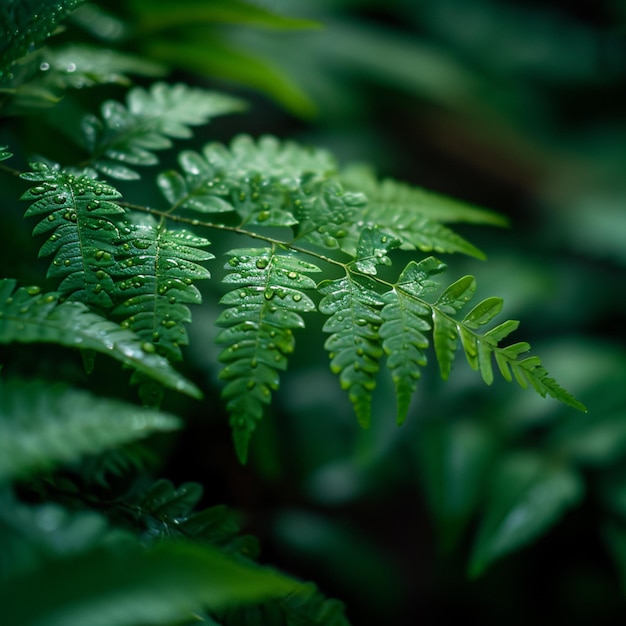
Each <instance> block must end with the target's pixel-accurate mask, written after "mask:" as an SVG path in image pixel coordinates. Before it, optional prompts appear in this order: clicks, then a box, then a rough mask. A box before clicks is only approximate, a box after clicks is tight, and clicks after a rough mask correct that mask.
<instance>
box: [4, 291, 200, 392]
mask: <svg viewBox="0 0 626 626" xmlns="http://www.w3.org/2000/svg"><path fill="white" fill-rule="evenodd" d="M15 287H16V281H15V280H11V279H0V343H12V342H19V343H35V342H45V343H56V344H59V345H63V346H68V347H73V348H80V349H82V350H94V351H96V352H101V353H103V354H108V355H109V356H111V357H113V358H114V359H117V360H118V361H121V362H122V363H124V364H125V365H128V366H130V367H132V368H134V369H135V370H137V371H139V372H141V373H143V374H145V375H146V376H148V377H150V378H153V379H154V380H156V381H157V382H160V383H161V384H163V385H165V386H166V387H172V388H173V389H177V390H178V391H181V392H182V393H186V394H188V395H190V396H193V397H196V398H199V397H201V393H200V390H199V389H198V388H197V387H196V386H195V385H193V384H192V383H191V382H190V381H188V380H187V379H186V378H184V377H183V376H182V375H181V374H179V373H178V372H177V371H176V370H174V369H173V368H172V367H171V365H170V364H169V362H168V361H167V360H166V359H165V358H163V357H162V356H160V355H158V354H155V348H154V345H153V344H152V343H148V342H145V341H142V339H141V338H140V337H139V336H137V335H136V334H135V333H133V332H132V331H130V330H128V329H124V328H122V327H121V326H119V325H118V324H116V323H115V322H111V321H109V320H107V319H106V318H104V317H102V316H100V315H98V314H96V313H93V312H91V311H90V310H89V309H88V308H87V307H86V306H85V305H84V304H82V303H81V302H59V298H60V295H59V294H58V293H48V294H46V293H41V290H40V289H39V287H20V288H19V289H17V290H16V289H15Z"/></svg>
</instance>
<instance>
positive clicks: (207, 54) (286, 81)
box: [143, 31, 317, 118]
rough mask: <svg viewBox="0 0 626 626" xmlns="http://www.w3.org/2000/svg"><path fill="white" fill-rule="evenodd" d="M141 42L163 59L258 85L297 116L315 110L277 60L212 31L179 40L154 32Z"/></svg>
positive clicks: (198, 72) (193, 70) (257, 87)
mask: <svg viewBox="0 0 626 626" xmlns="http://www.w3.org/2000/svg"><path fill="white" fill-rule="evenodd" d="M143 46H144V50H145V52H146V54H147V55H148V56H150V57H151V58H154V59H157V60H160V61H162V62H163V63H168V64H170V65H174V66H176V67H178V68H180V69H183V70H186V71H188V72H189V71H190V72H194V73H197V74H203V75H205V76H211V77H218V78H222V79H226V80H228V81H236V82H237V83H240V84H243V85H247V86H250V87H253V88H254V89H258V90H259V91H262V92H264V93H265V94H267V95H268V96H269V97H270V98H272V99H273V100H275V101H276V102H278V103H279V104H280V105H282V106H283V107H285V108H286V109H287V110H289V111H291V112H292V113H294V114H295V115H298V116H299V117H303V118H310V117H313V116H314V115H315V113H316V112H317V107H316V105H315V103H314V101H313V100H312V99H311V97H310V96H309V95H308V94H307V93H306V92H304V91H303V90H302V89H301V88H300V87H299V86H298V84H297V83H296V81H295V80H294V79H292V78H291V77H290V76H288V75H286V74H285V72H284V71H283V70H282V69H281V68H280V67H279V66H278V65H277V64H274V63H273V62H272V61H270V60H268V59H265V58H263V57H262V56H260V55H259V54H258V53H257V52H256V51H253V50H250V51H247V50H245V49H243V48H242V47H241V46H237V47H235V46H231V45H229V44H228V43H226V42H224V41H221V40H220V39H218V38H217V37H216V36H215V35H211V36H209V37H207V36H206V33H202V35H201V36H198V35H197V34H196V33H195V32H194V31H189V33H188V35H187V36H186V37H185V39H184V40H180V41H172V40H171V38H166V37H164V36H160V37H156V36H155V37H153V38H150V39H147V40H145V41H144V42H143Z"/></svg>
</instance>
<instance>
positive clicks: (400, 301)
mask: <svg viewBox="0 0 626 626" xmlns="http://www.w3.org/2000/svg"><path fill="white" fill-rule="evenodd" d="M444 269H445V265H444V264H443V263H441V262H440V261H438V260H437V259H435V258H433V257H428V258H426V259H423V260H422V261H420V262H419V263H416V262H415V261H411V262H409V264H408V265H407V266H406V267H405V268H404V270H403V271H402V273H401V274H400V276H399V277H398V280H397V282H396V284H395V285H394V286H393V288H392V289H391V290H390V291H388V292H387V293H385V294H384V295H383V300H384V301H385V306H384V308H383V309H382V311H381V318H382V319H383V323H382V325H381V327H380V336H381V338H382V340H383V350H384V351H385V354H386V356H387V367H388V368H389V370H390V371H391V375H392V378H393V382H394V385H395V387H396V400H397V404H398V412H397V422H398V424H401V423H402V422H404V420H405V419H406V416H407V413H408V410H409V404H410V401H411V397H412V396H413V393H414V392H415V390H416V389H417V382H418V380H419V379H420V377H421V368H422V367H424V366H425V365H426V362H427V359H426V352H425V350H426V348H427V347H428V346H429V340H428V337H427V336H426V333H428V332H429V331H430V330H431V329H432V324H431V322H430V320H429V318H430V313H431V310H430V308H429V307H428V306H427V304H426V303H424V302H423V301H422V300H421V298H422V297H423V296H424V295H426V294H427V293H429V292H432V291H434V290H435V289H437V288H438V286H439V285H438V283H437V282H436V281H434V280H432V279H431V277H432V276H434V275H436V274H439V273H441V272H442V271H443V270H444Z"/></svg>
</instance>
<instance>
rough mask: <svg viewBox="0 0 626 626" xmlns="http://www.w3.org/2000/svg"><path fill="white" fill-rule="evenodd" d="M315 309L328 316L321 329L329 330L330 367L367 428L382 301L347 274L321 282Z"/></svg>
mask: <svg viewBox="0 0 626 626" xmlns="http://www.w3.org/2000/svg"><path fill="white" fill-rule="evenodd" d="M319 292H320V293H321V294H322V295H323V296H324V297H323V298H322V300H321V302H320V304H319V310H320V312H322V313H323V314H324V315H329V316H330V317H329V318H328V320H326V323H325V324H324V328H323V330H324V331H325V332H327V333H331V335H330V337H329V338H328V339H327V340H326V342H325V344H324V347H325V348H326V350H328V351H329V353H330V359H331V362H330V369H331V371H332V372H333V373H335V374H338V375H339V381H340V383H341V387H342V389H345V390H347V391H348V396H349V398H350V401H351V402H352V405H353V406H354V409H355V412H356V415H357V418H358V420H359V423H360V424H361V425H362V426H364V427H367V426H369V423H370V418H371V396H372V391H373V390H374V388H375V387H376V378H375V376H376V374H377V373H378V370H379V359H380V357H381V355H382V354H383V348H382V345H381V340H380V333H379V329H380V325H381V324H382V321H383V320H382V318H381V316H380V312H379V310H380V308H381V307H382V306H383V305H384V304H385V301H384V300H383V299H382V298H381V296H379V295H378V294H377V293H376V292H375V291H374V290H373V288H372V286H371V284H370V283H368V282H365V280H363V279H361V280H359V279H357V278H356V277H352V276H350V275H348V276H346V277H345V278H340V279H338V280H331V281H325V282H324V283H322V285H321V286H320V287H319Z"/></svg>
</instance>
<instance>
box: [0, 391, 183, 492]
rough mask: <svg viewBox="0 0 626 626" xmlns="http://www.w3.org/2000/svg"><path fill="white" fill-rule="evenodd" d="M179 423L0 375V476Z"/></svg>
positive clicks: (18, 473) (68, 459) (127, 406)
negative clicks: (4, 380) (0, 378)
mask: <svg viewBox="0 0 626 626" xmlns="http://www.w3.org/2000/svg"><path fill="white" fill-rule="evenodd" d="M179 425H180V422H179V420H178V419H177V418H175V417H174V416H171V415H167V414H165V413H159V412H156V411H151V410H148V409H144V408H140V407H136V406H132V405H130V404H125V403H123V402H119V401H115V400H110V399H107V398H95V397H94V396H92V395H91V394H89V393H87V392H85V391H79V390H77V389H72V388H70V387H66V386H63V385H50V384H49V383H45V382H43V381H29V382H25V381H22V380H9V381H6V382H1V381H0V480H6V479H8V478H15V477H21V476H24V475H26V474H27V473H29V472H32V471H33V470H36V469H43V468H48V467H51V466H54V465H57V464H59V463H67V462H71V461H75V460H77V459H79V458H80V457H81V456H83V455H85V454H97V453H100V452H102V451H104V450H107V449H109V448H112V447H115V446H118V445H121V444H123V443H127V442H129V441H134V440H137V439H142V438H144V437H146V436H147V435H149V434H150V433H152V432H156V431H168V430H173V429H175V428H178V427H179ZM60 432H62V433H63V436H62V438H59V433H60Z"/></svg>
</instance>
